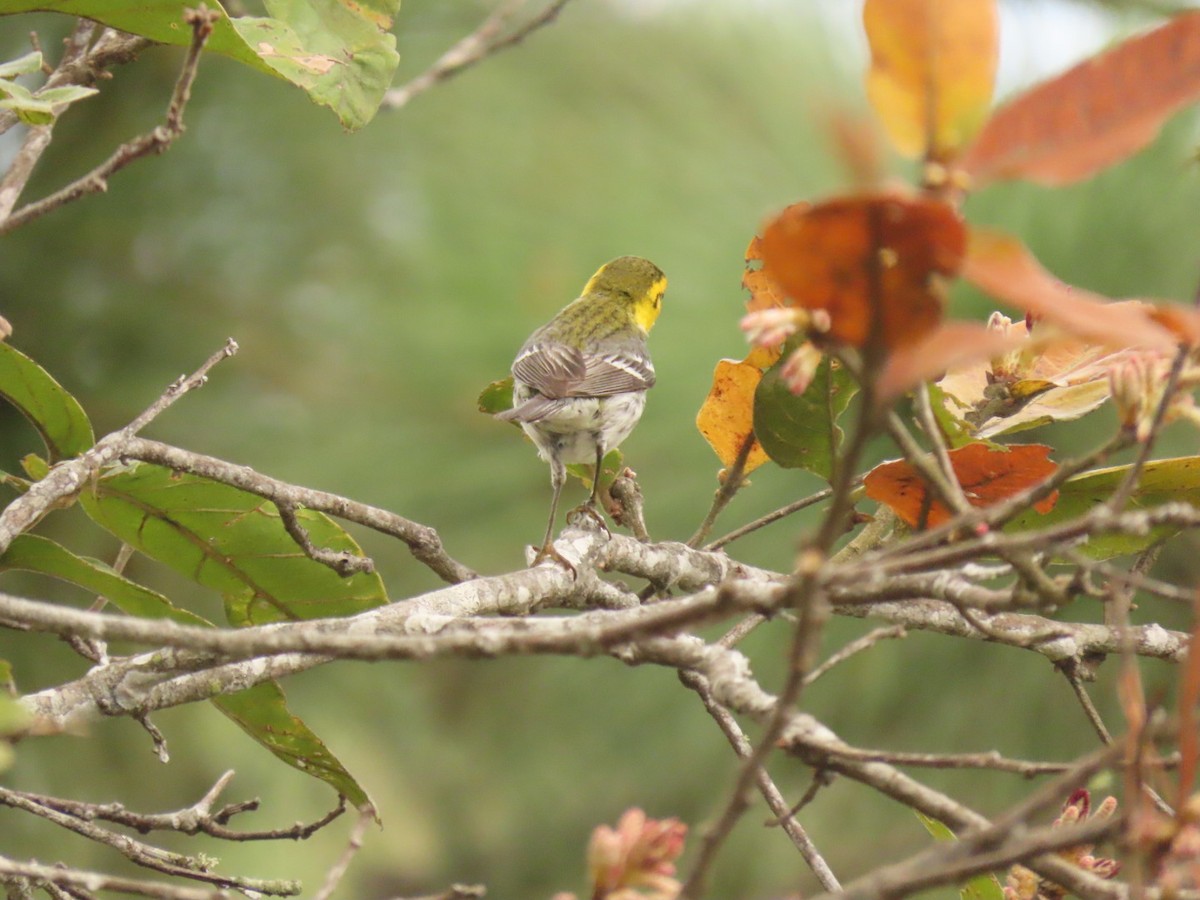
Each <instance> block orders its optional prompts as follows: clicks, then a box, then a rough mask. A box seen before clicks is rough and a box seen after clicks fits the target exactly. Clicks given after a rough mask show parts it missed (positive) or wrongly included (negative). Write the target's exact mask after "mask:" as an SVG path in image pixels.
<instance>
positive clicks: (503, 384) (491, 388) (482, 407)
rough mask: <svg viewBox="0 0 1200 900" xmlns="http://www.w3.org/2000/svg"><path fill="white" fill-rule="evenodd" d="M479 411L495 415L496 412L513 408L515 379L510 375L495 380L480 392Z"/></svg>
mask: <svg viewBox="0 0 1200 900" xmlns="http://www.w3.org/2000/svg"><path fill="white" fill-rule="evenodd" d="M478 402H479V411H480V412H481V413H487V414H488V415H490V416H494V415H495V414H496V413H499V412H504V411H505V410H506V409H512V405H513V380H512V376H511V375H509V376H508V377H507V378H502V379H501V380H500V381H493V382H492V383H491V384H489V385H488V386H487V387H485V388H484V389H483V390H482V391H481V392H480V394H479V401H478Z"/></svg>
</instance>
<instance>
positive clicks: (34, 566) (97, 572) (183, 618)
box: [0, 534, 212, 625]
mask: <svg viewBox="0 0 1200 900" xmlns="http://www.w3.org/2000/svg"><path fill="white" fill-rule="evenodd" d="M11 569H21V570H23V571H26V572H37V573H39V574H41V575H49V576H50V577H52V578H58V579H61V580H62V581H66V582H69V583H70V584H76V585H79V587H82V588H86V589H87V590H89V591H94V592H95V593H97V594H100V595H102V596H104V597H106V598H107V599H108V601H109V602H110V603H112V604H114V605H115V606H116V607H117V608H118V609H120V610H121V611H122V612H124V613H128V614H129V615H131V616H139V617H141V618H144V619H172V620H174V621H176V622H179V623H180V624H183V625H211V624H212V623H211V622H209V621H208V620H206V619H203V618H201V617H200V616H197V615H195V614H193V613H190V612H188V611H187V610H183V609H179V608H178V607H176V606H174V605H173V604H172V603H171V601H170V600H168V599H167V598H166V597H164V596H163V595H162V594H160V593H158V592H157V591H152V590H150V589H149V588H147V587H143V586H142V585H140V584H138V583H137V582H136V581H130V580H129V579H128V578H126V577H125V576H124V575H121V574H120V573H118V572H116V571H114V570H113V569H112V568H111V567H110V566H107V565H105V564H104V563H102V562H100V561H99V560H96V559H89V558H88V557H85V556H77V555H76V554H74V553H72V552H71V551H70V550H68V549H67V548H66V547H63V546H62V545H61V544H56V543H55V542H54V541H52V540H50V539H49V538H44V537H40V536H39V535H33V534H19V535H17V536H16V537H15V538H13V541H12V543H11V544H10V545H9V547H8V550H6V551H5V553H4V555H3V556H0V572H6V571H9V570H11Z"/></svg>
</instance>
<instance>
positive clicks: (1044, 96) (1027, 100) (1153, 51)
mask: <svg viewBox="0 0 1200 900" xmlns="http://www.w3.org/2000/svg"><path fill="white" fill-rule="evenodd" d="M1197 99H1200V12H1191V13H1185V14H1183V15H1179V16H1176V17H1175V18H1174V19H1172V20H1171V21H1170V22H1168V23H1167V24H1166V25H1163V26H1162V27H1160V28H1157V29H1155V30H1154V31H1151V32H1148V33H1147V34H1143V35H1141V36H1139V37H1135V38H1131V39H1130V40H1127V41H1125V42H1124V43H1121V44H1119V45H1117V46H1116V47H1114V48H1113V49H1112V50H1109V51H1108V52H1106V53H1102V54H1101V55H1099V56H1096V57H1094V58H1092V59H1090V60H1086V61H1085V62H1083V63H1080V64H1079V65H1077V66H1075V67H1074V68H1073V69H1070V70H1069V71H1067V72H1065V73H1063V74H1062V75H1060V76H1059V77H1057V78H1055V79H1053V80H1051V81H1047V82H1044V83H1042V84H1040V85H1038V86H1036V87H1034V88H1032V89H1031V90H1029V91H1027V92H1026V93H1024V94H1022V95H1021V96H1019V97H1018V98H1017V99H1015V100H1013V101H1012V102H1011V103H1008V104H1007V105H1006V106H1004V107H1002V108H1001V109H1000V110H998V111H997V112H996V114H995V115H993V116H992V118H991V119H990V120H988V122H987V124H986V125H984V127H983V130H982V131H981V132H980V133H979V136H978V138H977V139H976V140H975V143H974V144H972V145H971V147H970V148H969V149H968V150H967V152H966V154H965V155H964V157H963V159H962V168H963V169H964V170H965V171H966V172H967V173H969V174H970V176H971V178H972V181H973V182H974V184H975V185H976V186H979V185H981V184H983V183H985V182H988V181H993V180H995V179H998V178H1027V179H1029V180H1031V181H1036V182H1038V183H1040V184H1045V185H1050V186H1055V185H1063V184H1070V183H1071V182H1074V181H1079V180H1081V179H1083V178H1087V177H1088V176H1090V175H1092V174H1094V173H1096V172H1098V171H1100V170H1101V169H1103V168H1105V167H1106V166H1110V165H1112V164H1113V163H1117V162H1120V161H1121V160H1123V159H1126V158H1127V157H1129V156H1132V155H1133V154H1134V153H1135V152H1137V151H1138V150H1140V149H1141V148H1142V147H1144V146H1146V144H1148V143H1150V141H1151V140H1153V139H1154V136H1155V135H1156V134H1158V131H1159V129H1160V128H1161V127H1162V125H1163V123H1164V122H1165V121H1166V120H1167V118H1168V117H1170V116H1171V115H1172V114H1173V113H1175V112H1177V111H1179V110H1180V109H1183V108H1184V107H1186V106H1188V105H1190V104H1192V103H1195V102H1196V100H1197Z"/></svg>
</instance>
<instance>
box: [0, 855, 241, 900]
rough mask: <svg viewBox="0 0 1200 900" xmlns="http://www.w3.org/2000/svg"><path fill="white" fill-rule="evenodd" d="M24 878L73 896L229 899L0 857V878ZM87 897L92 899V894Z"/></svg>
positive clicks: (215, 893)
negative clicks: (109, 893) (104, 893)
mask: <svg viewBox="0 0 1200 900" xmlns="http://www.w3.org/2000/svg"><path fill="white" fill-rule="evenodd" d="M19 878H23V879H26V880H28V881H31V882H35V883H39V884H41V883H45V884H52V885H55V886H57V887H60V888H63V889H66V890H68V891H69V892H70V893H71V894H72V896H75V894H74V892H75V891H77V890H81V891H88V892H91V891H114V892H116V893H118V894H130V895H132V896H135V897H152V898H155V900H229V894H227V893H226V892H225V891H222V890H215V889H204V888H187V887H175V886H173V885H169V884H158V883H156V882H153V881H139V880H137V879H134V878H119V877H117V876H115V875H105V874H104V873H103V872H87V871H84V870H82V869H66V868H61V867H59V866H46V865H42V864H41V863H36V862H19V861H17V860H13V859H9V858H7V857H5V856H0V879H2V880H4V881H9V880H12V879H19ZM84 896H92V895H91V894H90V893H87V894H85V895H84Z"/></svg>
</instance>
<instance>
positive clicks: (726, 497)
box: [687, 431, 755, 547]
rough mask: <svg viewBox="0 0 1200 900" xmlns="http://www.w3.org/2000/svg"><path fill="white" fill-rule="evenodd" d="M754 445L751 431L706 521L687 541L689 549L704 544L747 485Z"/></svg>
mask: <svg viewBox="0 0 1200 900" xmlns="http://www.w3.org/2000/svg"><path fill="white" fill-rule="evenodd" d="M754 443H755V437H754V432H753V431H751V432H750V433H749V434H747V435H746V437H745V438H743V439H742V444H741V446H740V447H738V452H737V456H735V457H734V459H733V465H731V466H730V467H729V468H728V469H726V470H725V471H724V472H723V473H722V476H723V477H722V480H721V486H720V487H719V488H717V492H716V494H714V495H713V502H712V505H711V506H709V508H708V512H707V513H705V515H704V520H703V521H702V522H701V523H700V525H699V526H698V527H697V528H696V531H695V533H694V534H693V535H692V536H691V537H690V538H688V540H687V545H688V546H689V547H699V546H700V545H701V544H702V543H704V539H705V538H706V537H708V533H709V532H710V531H712V527H713V523H715V522H716V521H717V516H719V515H720V514H721V513H722V512H723V511H724V509H725V507H726V506H728V505H729V502H730V501H731V500H732V499H733V498H734V496H735V495H736V494H737V492H738V491H739V490H741V487H742V485H744V484H745V483H746V462H747V460H749V459H750V451H751V450H753V449H754Z"/></svg>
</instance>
